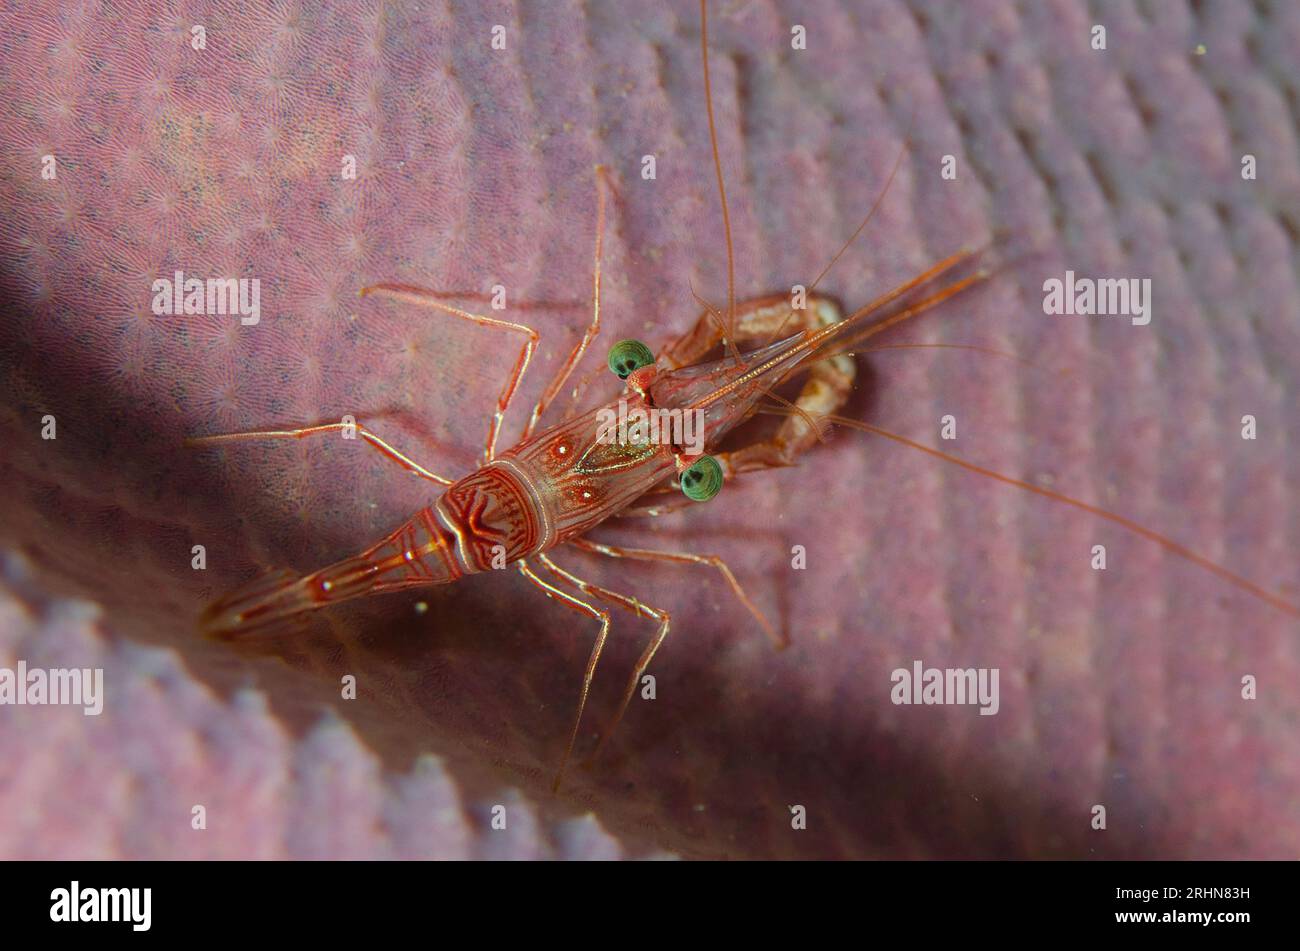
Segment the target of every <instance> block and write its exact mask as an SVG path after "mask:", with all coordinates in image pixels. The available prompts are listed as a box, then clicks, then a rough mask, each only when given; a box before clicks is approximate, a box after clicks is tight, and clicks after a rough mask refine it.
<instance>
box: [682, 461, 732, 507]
mask: <svg viewBox="0 0 1300 951" xmlns="http://www.w3.org/2000/svg"><path fill="white" fill-rule="evenodd" d="M680 481H681V483H682V491H683V492H685V493H686V497H687V498H688V499H691V500H692V501H694V502H707V501H708V500H709V499H711V498H713V497H714V496H715V495H717V494H718V493H719V492H721V491H722V466H720V465H718V460H717V459H714V458H713V457H712V456H700V458H698V459H696V460H695V461H694V462H693V463H691V465H690V467H689V468H687V469H686V471H684V472H683V473H682V476H681V480H680Z"/></svg>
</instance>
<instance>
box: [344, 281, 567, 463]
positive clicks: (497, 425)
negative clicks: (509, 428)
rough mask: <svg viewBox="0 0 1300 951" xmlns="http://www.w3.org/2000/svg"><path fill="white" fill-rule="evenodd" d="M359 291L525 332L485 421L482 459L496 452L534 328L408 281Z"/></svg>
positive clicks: (534, 343)
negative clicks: (477, 311) (467, 307)
mask: <svg viewBox="0 0 1300 951" xmlns="http://www.w3.org/2000/svg"><path fill="white" fill-rule="evenodd" d="M360 293H361V296H362V297H369V296H370V295H371V294H374V295H376V296H378V297H387V298H389V299H391V300H396V301H402V302H403V303H407V304H415V305H417V306H420V307H430V308H432V309H434V310H438V311H442V312H443V313H444V314H450V315H451V316H453V317H459V318H460V319H461V320H467V321H469V322H470V323H474V324H478V325H479V326H480V327H490V328H492V329H493V330H502V331H505V332H507V333H518V334H523V335H524V337H525V340H524V344H523V347H522V348H521V349H520V351H519V358H518V359H517V360H516V361H515V367H514V369H513V370H512V371H511V373H510V377H509V378H508V379H507V380H506V382H505V385H504V386H503V387H502V388H501V394H500V396H498V397H497V408H496V412H494V413H493V414H492V419H491V421H490V422H489V423H488V434H487V441H486V443H485V444H484V446H483V457H484V461H485V462H490V461H491V460H492V459H493V458H495V456H496V451H497V436H498V435H500V433H501V421H502V420H503V419H504V418H505V415H506V410H507V409H508V408H509V407H510V401H511V399H513V398H514V395H515V392H516V391H517V390H518V389H519V381H520V380H522V379H523V376H524V373H525V372H526V371H527V370H528V364H529V362H530V361H531V360H532V358H533V351H534V350H536V349H537V343H538V341H539V340H540V339H541V338H540V337H539V336H538V333H537V331H536V330H533V329H532V328H531V327H526V326H524V325H523V324H515V323H511V322H510V321H508V320H497V319H495V318H493V317H484V316H482V315H481V314H473V313H470V312H469V311H467V310H461V309H460V308H459V307H453V306H451V305H450V304H448V303H447V302H446V301H444V300H443V299H442V298H441V297H440V296H439V295H438V293H437V292H436V291H431V290H428V289H427V288H423V287H415V286H414V285H411V284H371V285H370V286H369V287H363V288H361V292H360Z"/></svg>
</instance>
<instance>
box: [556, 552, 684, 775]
mask: <svg viewBox="0 0 1300 951" xmlns="http://www.w3.org/2000/svg"><path fill="white" fill-rule="evenodd" d="M538 560H539V561H541V563H542V564H543V565H545V566H546V569H547V570H548V571H550V572H551V574H552V575H554V576H555V577H557V578H560V579H562V580H564V581H567V582H568V583H569V584H571V585H573V586H574V587H575V588H577V589H578V590H579V591H581V592H582V593H583V594H586V595H589V596H591V597H594V598H600V599H601V600H602V601H606V602H608V603H610V604H614V605H617V606H618V607H620V608H622V609H623V610H625V611H628V612H630V613H632V614H635V615H636V616H637V617H647V618H650V619H652V620H655V621H658V622H659V629H658V630H657V631H655V635H654V637H652V638H651V639H650V643H649V644H647V645H646V648H645V650H644V651H642V652H641V657H640V658H639V659H638V660H637V662H636V666H635V667H634V668H632V676H631V677H630V678H629V679H628V682H627V687H626V689H624V691H623V698H622V700H620V701H619V704H618V712H617V713H615V714H614V719H613V720H611V721H610V724H609V726H608V727H607V728H606V729H605V731H604V732H603V733H602V734H601V737H600V742H598V743H597V744H596V749H595V750H593V751H592V754H591V756H590V757H589V760H593V759H595V758H596V757H597V756H599V755H600V751H601V750H602V749H604V747H605V743H606V742H607V741H608V740H609V738H610V737H611V736H613V734H614V731H615V730H616V729H617V728H618V725H619V723H621V722H622V720H623V714H625V713H627V707H628V704H629V703H631V702H632V695H633V694H635V693H636V688H637V686H638V685H639V684H640V683H641V675H642V674H644V673H645V672H646V668H647V667H649V666H650V661H651V660H653V659H654V656H655V652H656V651H657V650H659V646H660V645H661V644H662V643H663V642H664V638H666V637H667V636H668V628H669V626H670V625H671V623H672V615H670V614H669V613H668V612H667V611H664V610H663V609H661V608H652V607H651V606H650V605H648V604H644V603H642V602H641V601H639V600H638V599H636V598H633V597H629V596H628V595H625V594H619V593H618V592H617V591H611V590H610V589H609V588H602V587H601V586H600V585H598V584H593V583H592V582H590V581H584V580H583V579H582V578H579V577H578V576H577V575H575V574H573V573H572V572H570V571H566V570H565V569H564V568H561V567H560V566H559V565H557V564H556V563H555V562H554V561H552V560H551V559H550V558H549V557H548V556H546V555H540V556H539V557H538Z"/></svg>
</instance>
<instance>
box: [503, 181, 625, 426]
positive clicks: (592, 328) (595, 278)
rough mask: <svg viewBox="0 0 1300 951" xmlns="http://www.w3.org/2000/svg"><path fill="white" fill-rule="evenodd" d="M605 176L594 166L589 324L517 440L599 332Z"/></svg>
mask: <svg viewBox="0 0 1300 951" xmlns="http://www.w3.org/2000/svg"><path fill="white" fill-rule="evenodd" d="M606 174H607V173H606V171H605V166H603V165H597V166H596V252H595V261H594V263H593V264H592V269H591V323H590V324H588V325H587V329H586V331H585V332H584V333H583V335H582V339H580V340H579V341H578V342H577V343H576V344H574V347H573V351H572V352H571V353H570V354H569V359H568V360H566V361H565V362H564V364H563V365H562V366H561V367H560V369H559V370H557V371H556V373H555V378H554V379H553V380H551V382H550V385H549V386H547V387H546V389H545V390H543V391H542V395H541V396H540V397H538V399H537V405H536V406H534V407H533V412H532V415H530V416H529V417H528V423H527V425H526V426H524V434H523V436H522V437H521V441H522V440H524V439H527V438H528V437H529V436H531V435H532V433H533V428H534V427H535V426H536V425H537V421H538V420H539V419H541V416H542V413H544V412H546V407H547V406H549V405H550V403H551V401H552V400H554V399H555V397H556V396H557V395H558V394H559V392H560V390H562V389H563V388H564V384H565V383H566V382H568V379H569V376H570V375H571V374H572V373H573V370H574V368H575V367H576V366H577V365H578V363H579V362H580V361H581V360H582V357H583V354H585V353H586V352H587V347H589V346H590V345H591V342H592V341H593V340H595V339H596V335H597V334H598V333H600V258H601V255H602V253H603V247H604V234H605V191H606V189H609V188H612V187H613V186H612V185H610V183H609V180H608V179H607V178H606Z"/></svg>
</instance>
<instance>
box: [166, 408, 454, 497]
mask: <svg viewBox="0 0 1300 951" xmlns="http://www.w3.org/2000/svg"><path fill="white" fill-rule="evenodd" d="M347 429H355V431H356V434H357V435H358V436H360V437H361V438H362V439H363V440H365V442H366V444H367V445H369V446H371V447H373V448H375V449H377V450H379V452H380V453H382V454H383V455H384V456H386V457H387V458H389V459H391V460H392V461H393V462H396V463H397V464H398V465H399V466H401V467H402V468H403V469H405V470H407V471H408V472H413V473H415V474H416V475H418V476H419V477H420V478H422V479H428V480H429V481H430V482H436V483H438V485H451V482H452V480H451V479H448V478H446V477H445V476H440V475H438V474H437V473H434V472H430V471H429V470H428V469H426V468H425V467H424V466H422V465H420V464H419V463H418V462H416V461H415V460H414V459H412V458H410V457H409V456H407V455H406V454H405V453H403V452H401V451H400V450H398V449H395V448H393V447H392V446H390V445H389V444H388V443H386V442H385V441H384V440H383V439H381V438H380V437H379V436H377V435H376V434H374V433H372V432H371V431H370V430H368V429H366V428H365V427H364V426H362V425H360V424H356V423H322V424H320V425H318V426H304V427H302V428H300V429H263V430H255V431H253V432H244V433H217V434H215V435H212V436H191V437H190V438H189V439H186V440H185V445H187V446H208V445H215V444H217V443H223V442H243V441H246V440H253V439H305V438H306V437H308V436H317V435H320V434H322V433H332V432H340V431H343V430H347Z"/></svg>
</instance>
